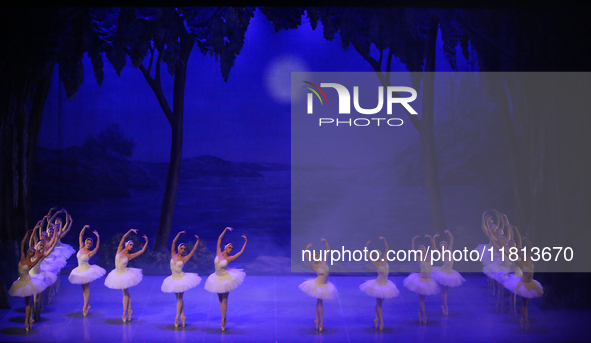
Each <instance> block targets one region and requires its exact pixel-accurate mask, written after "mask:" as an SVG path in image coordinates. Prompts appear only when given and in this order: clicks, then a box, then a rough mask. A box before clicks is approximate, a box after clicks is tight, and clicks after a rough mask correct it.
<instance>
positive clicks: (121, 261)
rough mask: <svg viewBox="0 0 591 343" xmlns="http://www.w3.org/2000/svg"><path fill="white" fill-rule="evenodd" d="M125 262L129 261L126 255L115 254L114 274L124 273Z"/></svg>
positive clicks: (125, 268)
mask: <svg viewBox="0 0 591 343" xmlns="http://www.w3.org/2000/svg"><path fill="white" fill-rule="evenodd" d="M127 262H129V259H128V258H127V256H125V255H123V254H117V255H116V256H115V274H117V275H121V274H124V273H125V272H126V271H127Z"/></svg>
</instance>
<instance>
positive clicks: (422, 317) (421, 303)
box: [419, 294, 427, 323]
mask: <svg viewBox="0 0 591 343" xmlns="http://www.w3.org/2000/svg"><path fill="white" fill-rule="evenodd" d="M419 320H420V321H421V323H426V322H427V314H426V313H425V295H423V294H419Z"/></svg>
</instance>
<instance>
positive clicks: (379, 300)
mask: <svg viewBox="0 0 591 343" xmlns="http://www.w3.org/2000/svg"><path fill="white" fill-rule="evenodd" d="M445 233H446V234H447V235H448V236H449V244H448V243H447V242H446V241H441V243H440V245H441V247H442V249H443V250H444V251H445V250H448V249H449V250H451V251H453V250H452V249H453V239H454V238H453V235H452V234H451V232H449V230H446V231H445ZM438 236H439V234H436V235H434V236H432V237H431V236H430V235H425V237H426V238H429V239H430V243H431V249H437V247H436V243H435V238H437V237H438ZM419 237H420V236H415V237H414V238H413V239H412V249H413V250H415V240H416V239H417V238H419ZM380 240H383V241H384V251H383V252H382V251H380V255H379V257H378V259H377V260H376V261H373V260H370V261H371V263H372V264H373V266H374V267H375V268H376V270H377V272H378V277H377V278H376V279H374V280H368V281H366V282H364V283H362V284H361V285H360V286H359V289H360V290H361V291H362V292H363V293H365V294H366V295H368V296H371V297H373V298H376V306H375V317H374V320H373V322H374V326H375V328H376V329H378V327H379V329H380V330H383V329H384V317H383V311H382V304H383V302H384V299H391V298H394V297H397V296H398V295H399V294H400V291H399V290H398V288H397V287H396V285H395V284H394V283H393V282H392V281H390V280H388V274H389V273H390V267H389V265H388V261H387V259H386V258H385V256H386V254H387V252H388V250H389V247H388V242H387V241H386V239H385V238H384V237H380ZM321 241H323V242H324V244H325V248H326V251H328V253H325V255H324V256H325V257H326V256H327V255H329V254H330V248H329V246H328V242H327V241H326V240H325V239H324V238H322V239H321ZM370 242H371V241H367V244H366V245H365V247H366V248H367V247H368V246H369V243H370ZM310 247H312V243H310V244H308V246H307V247H306V250H308V249H310ZM418 250H420V251H421V254H420V255H419V256H420V257H422V258H421V259H420V261H419V267H420V273H412V274H410V275H409V276H408V277H407V278H406V279H404V281H403V285H404V287H406V288H407V289H408V290H410V291H412V292H414V293H417V294H418V295H419V313H418V314H417V316H418V317H419V322H421V323H426V322H427V315H426V313H425V297H426V296H427V295H434V294H438V293H439V292H440V291H441V289H442V290H443V292H442V302H443V304H442V305H441V309H442V311H443V314H444V315H448V314H449V309H448V305H447V295H448V291H449V288H450V287H458V286H460V285H461V284H462V283H463V282H464V281H466V280H465V279H464V278H463V277H462V276H461V275H460V273H458V272H457V271H455V270H453V269H452V267H453V259H449V258H447V257H450V256H449V254H444V255H443V256H444V257H443V266H441V267H432V266H431V260H430V255H429V254H427V249H426V248H425V246H424V245H420V246H419V247H418ZM309 256H310V255H309ZM310 257H311V256H310ZM308 263H309V264H310V266H311V267H312V268H313V269H314V271H315V272H316V274H317V277H316V279H309V280H306V281H304V282H303V283H302V284H300V286H299V288H300V289H301V290H302V291H303V292H304V293H306V294H307V295H309V296H311V297H314V298H316V318H315V319H314V324H315V325H316V330H318V331H322V329H323V328H324V303H323V301H324V300H332V299H335V298H337V297H338V294H339V293H338V290H337V288H336V287H335V285H334V284H333V283H331V282H329V281H328V271H329V268H328V265H327V264H326V259H325V258H323V257H322V256H321V254H319V253H318V252H316V251H314V262H313V261H311V259H310V258H309V259H308Z"/></svg>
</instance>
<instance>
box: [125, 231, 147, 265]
mask: <svg viewBox="0 0 591 343" xmlns="http://www.w3.org/2000/svg"><path fill="white" fill-rule="evenodd" d="M143 237H144V240H146V243H144V246H143V247H142V250H140V251H138V252H136V253H134V254H129V257H128V259H129V260H130V261H131V260H132V259H134V258H136V257H138V256H140V255H141V254H143V253H144V251H146V248H147V247H148V236H146V235H144V236H143Z"/></svg>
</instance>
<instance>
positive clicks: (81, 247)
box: [78, 225, 89, 250]
mask: <svg viewBox="0 0 591 343" xmlns="http://www.w3.org/2000/svg"><path fill="white" fill-rule="evenodd" d="M88 227H89V225H84V226H83V227H82V230H80V235H78V244H80V250H82V249H83V248H84V230H86V229H87V228H88Z"/></svg>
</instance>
